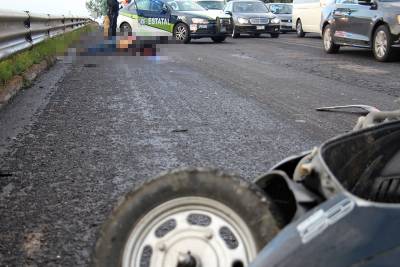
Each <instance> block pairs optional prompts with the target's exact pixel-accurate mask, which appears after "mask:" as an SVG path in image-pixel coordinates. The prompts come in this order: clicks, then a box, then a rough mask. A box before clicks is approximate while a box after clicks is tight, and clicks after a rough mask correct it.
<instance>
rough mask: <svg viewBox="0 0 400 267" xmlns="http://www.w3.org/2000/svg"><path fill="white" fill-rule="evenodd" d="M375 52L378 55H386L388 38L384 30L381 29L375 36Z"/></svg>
mask: <svg viewBox="0 0 400 267" xmlns="http://www.w3.org/2000/svg"><path fill="white" fill-rule="evenodd" d="M374 47H375V54H376V55H377V56H378V57H380V58H381V57H384V56H385V55H386V51H387V47H388V40H387V37H386V33H385V32H384V31H379V32H378V33H377V34H376V37H375V46H374Z"/></svg>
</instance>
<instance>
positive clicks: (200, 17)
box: [117, 0, 232, 43]
mask: <svg viewBox="0 0 400 267" xmlns="http://www.w3.org/2000/svg"><path fill="white" fill-rule="evenodd" d="M117 25H118V28H119V29H120V31H121V32H125V33H130V32H134V33H135V35H136V36H155V37H158V36H173V37H174V38H175V39H176V40H178V41H181V42H184V43H189V42H190V40H192V39H199V38H211V39H212V40H213V41H214V42H216V43H219V42H223V41H224V40H225V38H226V37H227V36H228V35H230V33H231V31H232V30H231V29H232V27H231V18H230V16H229V15H226V14H224V13H223V12H220V13H218V14H216V13H215V12H211V11H208V10H206V9H205V8H203V7H202V6H200V5H199V4H196V3H195V2H193V1H191V0H135V1H132V2H131V3H130V4H129V5H127V6H126V7H124V8H123V9H121V11H120V14H119V16H118V23H117Z"/></svg>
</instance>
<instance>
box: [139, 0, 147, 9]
mask: <svg viewBox="0 0 400 267" xmlns="http://www.w3.org/2000/svg"><path fill="white" fill-rule="evenodd" d="M136 6H137V9H139V10H150V0H136Z"/></svg>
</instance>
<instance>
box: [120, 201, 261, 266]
mask: <svg viewBox="0 0 400 267" xmlns="http://www.w3.org/2000/svg"><path fill="white" fill-rule="evenodd" d="M192 219H194V220H192ZM160 229H161V230H162V231H161V232H160ZM225 239H227V240H230V241H227V240H225ZM229 242H230V243H231V244H229ZM256 253H257V251H256V244H255V240H254V239H253V237H252V235H251V233H250V230H249V229H248V227H247V225H246V224H245V223H244V221H243V220H242V219H241V218H240V217H239V216H238V215H237V214H236V213H235V212H234V211H233V210H232V209H230V208H229V207H227V206H225V205H224V204H222V203H220V202H217V201H214V200H211V199H206V198H201V197H184V198H178V199H174V200H171V201H169V202H166V203H164V204H162V205H160V206H158V207H156V208H154V209H153V210H151V211H150V212H148V213H147V214H146V215H145V216H144V217H143V218H142V219H141V220H140V221H139V222H138V223H137V224H136V226H135V228H134V229H133V231H132V232H131V234H130V236H129V238H128V241H127V243H126V245H125V248H124V252H123V258H122V266H123V267H138V266H146V267H164V266H168V267H181V266H185V267H192V266H193V267H207V266H247V265H248V264H249V262H250V261H251V260H252V259H254V257H255V256H256ZM149 255H150V256H149Z"/></svg>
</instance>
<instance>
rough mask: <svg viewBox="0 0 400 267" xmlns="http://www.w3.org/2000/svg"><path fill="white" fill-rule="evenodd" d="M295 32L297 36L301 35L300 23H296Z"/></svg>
mask: <svg viewBox="0 0 400 267" xmlns="http://www.w3.org/2000/svg"><path fill="white" fill-rule="evenodd" d="M296 30H297V34H298V35H300V34H301V23H300V22H297V27H296Z"/></svg>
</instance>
